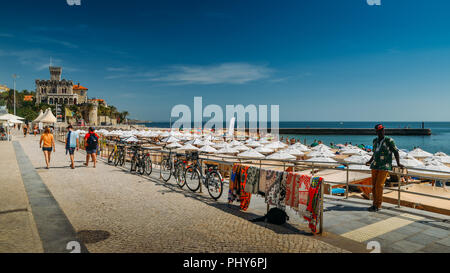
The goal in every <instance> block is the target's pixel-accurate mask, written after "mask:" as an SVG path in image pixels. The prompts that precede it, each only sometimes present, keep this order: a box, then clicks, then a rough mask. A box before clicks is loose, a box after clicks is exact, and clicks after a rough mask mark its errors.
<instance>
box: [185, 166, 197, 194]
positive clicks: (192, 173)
mask: <svg viewBox="0 0 450 273" xmlns="http://www.w3.org/2000/svg"><path fill="white" fill-rule="evenodd" d="M184 178H185V183H186V186H187V187H188V188H189V189H190V190H191V191H193V192H196V191H198V189H199V188H200V183H201V175H200V171H199V170H198V169H197V168H195V169H194V168H192V167H189V168H187V169H186V171H185V172H184Z"/></svg>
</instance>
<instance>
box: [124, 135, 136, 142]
mask: <svg viewBox="0 0 450 273" xmlns="http://www.w3.org/2000/svg"><path fill="white" fill-rule="evenodd" d="M138 141H139V139H137V138H135V137H134V136H132V137H130V138H127V139H126V140H125V142H128V143H131V142H138Z"/></svg>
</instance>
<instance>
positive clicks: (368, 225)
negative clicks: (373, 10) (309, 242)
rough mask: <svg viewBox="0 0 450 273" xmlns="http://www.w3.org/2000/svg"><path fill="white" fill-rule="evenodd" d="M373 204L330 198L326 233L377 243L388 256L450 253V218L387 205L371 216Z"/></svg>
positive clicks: (326, 206) (327, 199)
mask: <svg viewBox="0 0 450 273" xmlns="http://www.w3.org/2000/svg"><path fill="white" fill-rule="evenodd" d="M369 206H370V201H367V200H360V199H348V200H342V199H340V198H335V197H330V198H326V202H325V204H324V207H325V212H324V229H325V231H327V232H331V233H335V234H338V235H340V236H342V237H346V238H349V239H352V240H355V241H358V242H361V243H364V244H367V243H368V242H370V241H377V242H379V243H380V245H381V251H382V252H386V253H399V252H400V253H404V252H406V253H413V252H417V253H423V252H424V253H433V252H437V253H442V252H443V253H450V223H449V221H450V217H448V216H445V215H440V214H435V213H429V212H425V211H420V210H414V209H409V208H400V209H398V208H396V206H394V205H391V204H384V205H383V206H384V209H382V210H380V211H379V212H376V213H369V212H368V211H367V210H366V209H367V208H368V207H369Z"/></svg>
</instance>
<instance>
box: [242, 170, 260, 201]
mask: <svg viewBox="0 0 450 273" xmlns="http://www.w3.org/2000/svg"><path fill="white" fill-rule="evenodd" d="M259 178H260V177H259V168H256V167H250V168H248V170H247V182H246V183H245V192H248V193H255V194H256V193H258V191H259Z"/></svg>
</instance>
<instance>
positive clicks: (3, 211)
mask: <svg viewBox="0 0 450 273" xmlns="http://www.w3.org/2000/svg"><path fill="white" fill-rule="evenodd" d="M0 151H1V156H0V252H3V253H4V252H8V253H36V252H42V251H43V249H42V244H41V242H40V240H39V235H38V232H37V229H36V225H35V222H34V219H33V216H32V213H31V207H30V205H29V201H28V196H27V194H26V192H25V187H24V185H23V183H22V176H21V173H20V170H19V166H18V164H17V160H16V154H15V152H14V147H13V144H12V143H11V142H0Z"/></svg>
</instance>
